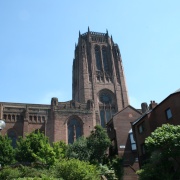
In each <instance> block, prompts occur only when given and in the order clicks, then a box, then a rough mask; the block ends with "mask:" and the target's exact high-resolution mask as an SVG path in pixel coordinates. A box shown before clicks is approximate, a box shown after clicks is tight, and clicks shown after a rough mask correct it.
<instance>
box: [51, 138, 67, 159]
mask: <svg viewBox="0 0 180 180" xmlns="http://www.w3.org/2000/svg"><path fill="white" fill-rule="evenodd" d="M52 147H53V151H54V152H55V154H56V159H58V160H60V159H62V158H65V157H66V151H67V147H68V146H67V145H66V143H65V142H63V141H59V142H54V143H53V146H52Z"/></svg>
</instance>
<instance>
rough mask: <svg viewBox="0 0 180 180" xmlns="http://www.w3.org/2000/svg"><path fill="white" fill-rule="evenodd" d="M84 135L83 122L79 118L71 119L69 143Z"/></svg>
mask: <svg viewBox="0 0 180 180" xmlns="http://www.w3.org/2000/svg"><path fill="white" fill-rule="evenodd" d="M80 136H82V123H81V122H80V121H79V120H77V119H71V120H70V121H69V123H68V143H69V144H72V143H73V142H74V141H75V140H76V139H78V138H79V137H80Z"/></svg>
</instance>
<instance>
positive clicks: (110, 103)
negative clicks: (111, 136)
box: [99, 89, 116, 127]
mask: <svg viewBox="0 0 180 180" xmlns="http://www.w3.org/2000/svg"><path fill="white" fill-rule="evenodd" d="M114 99H115V98H114V94H113V93H112V92H111V91H109V90H107V89H103V90H101V91H100V92H99V111H100V119H101V126H102V127H106V123H107V122H108V121H109V120H110V119H111V117H112V115H113V114H115V113H116V104H115V101H114Z"/></svg>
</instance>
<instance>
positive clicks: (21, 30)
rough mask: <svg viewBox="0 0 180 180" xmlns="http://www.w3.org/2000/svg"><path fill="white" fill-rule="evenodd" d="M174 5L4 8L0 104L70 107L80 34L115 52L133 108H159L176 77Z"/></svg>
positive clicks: (22, 4) (166, 0) (33, 2)
mask: <svg viewBox="0 0 180 180" xmlns="http://www.w3.org/2000/svg"><path fill="white" fill-rule="evenodd" d="M179 9H180V1H179V0H173V1H172V0H171V1H170V0H158V1H157V0H151V1H150V0H149V1H144V0H136V1H134V0H127V1H122V0H112V1H110V0H103V1H102V0H99V1H97V0H91V1H83V0H76V1H73V0H71V1H70V0H66V1H60V0H51V1H50V0H16V1H15V0H4V1H3V0H1V1H0V102H19V103H38V104H41V103H42V104H49V103H50V101H51V97H58V99H59V101H68V100H70V99H72V62H73V57H74V47H75V43H76V42H77V41H78V34H79V30H80V32H81V33H85V32H86V31H87V28H88V26H89V27H90V30H91V31H95V32H106V29H108V32H109V34H110V35H111V34H112V36H113V40H114V42H116V43H117V44H118V45H119V48H120V51H121V55H122V60H123V66H124V71H125V76H126V83H127V87H128V94H129V98H130V104H131V105H132V106H134V107H136V108H139V107H140V105H141V103H142V102H148V103H149V102H150V100H155V101H157V102H161V101H162V100H163V99H164V98H166V97H167V96H168V95H169V94H170V93H172V92H174V91H175V90H177V89H178V88H179V87H180V86H179V82H180V81H179V80H178V78H179V77H180V23H179V21H180V11H179Z"/></svg>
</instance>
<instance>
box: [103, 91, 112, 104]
mask: <svg viewBox="0 0 180 180" xmlns="http://www.w3.org/2000/svg"><path fill="white" fill-rule="evenodd" d="M100 101H101V102H102V103H104V104H110V103H111V101H112V99H111V95H110V94H109V93H102V94H101V95H100Z"/></svg>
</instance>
